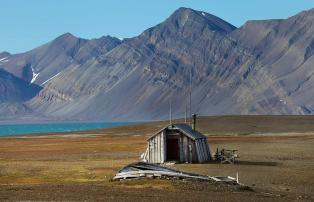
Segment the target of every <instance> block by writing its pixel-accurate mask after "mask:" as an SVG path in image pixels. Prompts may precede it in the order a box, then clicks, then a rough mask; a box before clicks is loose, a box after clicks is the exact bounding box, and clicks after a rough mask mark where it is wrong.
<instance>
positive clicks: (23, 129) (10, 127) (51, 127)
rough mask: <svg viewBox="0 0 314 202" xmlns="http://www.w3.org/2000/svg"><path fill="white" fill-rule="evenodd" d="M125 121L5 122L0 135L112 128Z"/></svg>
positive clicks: (0, 126) (0, 129) (125, 123)
mask: <svg viewBox="0 0 314 202" xmlns="http://www.w3.org/2000/svg"><path fill="white" fill-rule="evenodd" d="M129 124H130V123H127V122H113V123H40V124H5V125H0V136H13V135H20V134H34V133H48V132H71V131H82V130H93V129H100V128H112V127H115V126H123V125H129Z"/></svg>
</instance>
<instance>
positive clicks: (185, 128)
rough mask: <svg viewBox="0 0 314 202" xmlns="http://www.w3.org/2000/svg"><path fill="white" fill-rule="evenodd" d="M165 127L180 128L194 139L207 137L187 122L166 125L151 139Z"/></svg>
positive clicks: (169, 128) (170, 128) (179, 129)
mask: <svg viewBox="0 0 314 202" xmlns="http://www.w3.org/2000/svg"><path fill="white" fill-rule="evenodd" d="M165 129H168V130H178V131H180V132H181V133H183V134H185V135H186V136H188V137H190V138H191V139H193V140H196V139H204V138H206V136H205V135H203V134H202V133H200V132H198V131H196V130H193V129H192V127H191V126H189V125H187V124H172V125H168V126H166V127H164V128H163V129H161V130H159V131H158V132H157V133H155V134H154V135H153V136H151V137H150V138H149V139H151V138H152V137H155V136H156V135H157V134H159V133H160V132H161V131H163V130H165ZM149 139H148V140H149Z"/></svg>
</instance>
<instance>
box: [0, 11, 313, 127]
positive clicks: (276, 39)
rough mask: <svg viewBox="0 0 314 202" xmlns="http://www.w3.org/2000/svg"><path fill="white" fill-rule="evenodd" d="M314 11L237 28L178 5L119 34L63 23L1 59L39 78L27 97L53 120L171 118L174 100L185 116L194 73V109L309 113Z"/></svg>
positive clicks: (37, 110) (34, 110) (27, 75)
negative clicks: (33, 45) (82, 34)
mask: <svg viewBox="0 0 314 202" xmlns="http://www.w3.org/2000/svg"><path fill="white" fill-rule="evenodd" d="M312 12H313V11H312V10H310V11H307V12H301V13H299V14H297V15H295V16H292V17H290V18H288V19H280V20H265V21H249V22H247V23H246V24H244V25H243V26H241V27H239V28H236V27H235V26H233V25H231V24H230V23H228V22H226V21H224V20H222V19H220V18H218V17H216V16H213V15H211V14H208V13H206V12H202V11H196V10H193V9H189V8H183V7H182V8H179V9H178V10H176V11H175V12H174V13H173V14H172V15H170V16H169V17H168V18H167V19H166V20H165V21H163V22H162V23H160V24H158V25H156V26H154V27H151V28H149V29H147V30H145V31H143V32H142V33H141V34H140V35H139V36H136V37H133V38H129V39H124V40H122V41H121V40H119V39H117V38H114V37H110V36H104V37H101V38H99V39H92V40H87V39H81V38H78V37H75V36H74V35H72V34H70V33H65V34H63V35H61V36H60V37H58V38H56V39H55V40H53V41H52V42H50V43H47V44H45V45H43V46H40V47H39V48H37V49H34V50H32V51H30V52H27V53H23V54H19V55H17V56H15V55H13V56H12V55H11V56H10V58H9V60H12V61H9V62H8V63H7V64H8V65H6V66H5V68H4V69H5V70H6V71H9V72H11V73H12V74H14V75H16V76H17V77H19V78H21V79H23V80H25V81H26V82H33V83H34V84H37V85H40V86H41V87H42V89H41V90H40V91H39V92H38V93H37V94H36V95H35V96H34V97H33V98H32V99H29V100H28V101H26V102H24V103H23V105H24V106H26V107H27V109H28V110H29V111H30V113H33V114H35V115H36V116H43V117H50V118H51V119H54V120H58V119H67V120H109V121H111V120H156V119H165V118H167V116H168V108H169V101H170V100H172V102H173V113H174V117H183V116H184V111H185V108H186V107H185V105H186V100H187V96H188V93H189V77H190V76H189V75H190V73H191V75H192V87H193V91H192V101H193V104H192V111H193V112H194V113H198V114H200V115H223V114H311V113H314V100H313V99H312V98H311V96H310V95H309V93H308V92H312V91H311V90H310V88H311V87H312V86H313V87H314V82H312V79H313V78H312V76H311V75H314V72H313V71H312V70H311V68H310V66H311V64H313V62H314V59H313V53H314V46H313V45H312V44H314V42H313V41H314V39H313V37H312V36H311V34H312V33H314V26H313V25H312V24H313V23H312V22H311V20H310V19H311V16H312ZM306 20H307V21H306ZM300 21H301V22H302V23H299V22H300ZM312 42H313V43H312ZM45 51H47V52H45ZM16 58H17V59H16ZM16 64H22V65H16ZM287 64H289V67H287ZM300 64H301V66H300ZM1 67H2V66H1V63H0V68H1ZM17 70H19V71H17ZM30 70H31V71H30ZM33 70H35V71H33ZM312 83H313V84H312ZM300 95H301V96H300ZM301 97H303V98H304V99H303V100H302V99H301ZM0 110H1V109H0Z"/></svg>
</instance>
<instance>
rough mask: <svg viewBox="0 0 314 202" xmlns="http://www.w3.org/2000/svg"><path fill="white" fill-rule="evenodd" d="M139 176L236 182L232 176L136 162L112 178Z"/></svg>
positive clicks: (134, 177) (136, 177)
mask: <svg viewBox="0 0 314 202" xmlns="http://www.w3.org/2000/svg"><path fill="white" fill-rule="evenodd" d="M141 178H160V179H189V180H199V181H209V182H228V183H234V184H238V182H237V180H236V179H235V178H232V177H229V176H228V177H217V176H216V177H211V176H206V175H198V174H195V173H188V172H182V171H179V170H175V169H171V168H166V167H163V166H159V165H156V164H150V163H144V162H138V163H132V164H129V165H127V166H125V167H123V168H122V169H121V170H119V171H118V173H117V174H116V175H115V176H114V178H113V180H126V179H141Z"/></svg>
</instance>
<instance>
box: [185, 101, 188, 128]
mask: <svg viewBox="0 0 314 202" xmlns="http://www.w3.org/2000/svg"><path fill="white" fill-rule="evenodd" d="M187 108H188V100H187V99H185V117H184V123H187V116H188V112H187V110H188V109H187Z"/></svg>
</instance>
